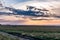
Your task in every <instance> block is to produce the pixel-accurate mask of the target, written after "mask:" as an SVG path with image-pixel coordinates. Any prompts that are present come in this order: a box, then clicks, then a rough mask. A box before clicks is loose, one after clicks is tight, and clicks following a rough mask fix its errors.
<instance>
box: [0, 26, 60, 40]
mask: <svg viewBox="0 0 60 40" xmlns="http://www.w3.org/2000/svg"><path fill="white" fill-rule="evenodd" d="M0 31H4V32H17V33H21V34H22V35H28V36H33V37H36V38H40V39H45V40H60V28H55V27H53V26H52V27H51V28H50V27H41V26H40V27H37V26H35V27H32V26H28V27H26V26H25V27H22V26H0ZM11 40H12V39H11Z"/></svg>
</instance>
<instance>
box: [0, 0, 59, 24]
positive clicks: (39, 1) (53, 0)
mask: <svg viewBox="0 0 60 40" xmlns="http://www.w3.org/2000/svg"><path fill="white" fill-rule="evenodd" d="M1 1H2V3H4V6H9V7H13V8H16V9H23V10H26V6H27V5H31V6H35V7H36V8H46V9H48V10H49V12H51V13H52V14H53V13H55V14H56V15H58V16H60V0H1ZM0 24H13V25H14V24H15V25H52V24H53V25H59V24H60V19H55V20H36V21H35V20H31V19H29V17H28V16H27V17H26V19H25V18H22V17H20V16H19V17H16V16H14V15H11V16H8V15H2V16H1V17H0Z"/></svg>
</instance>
